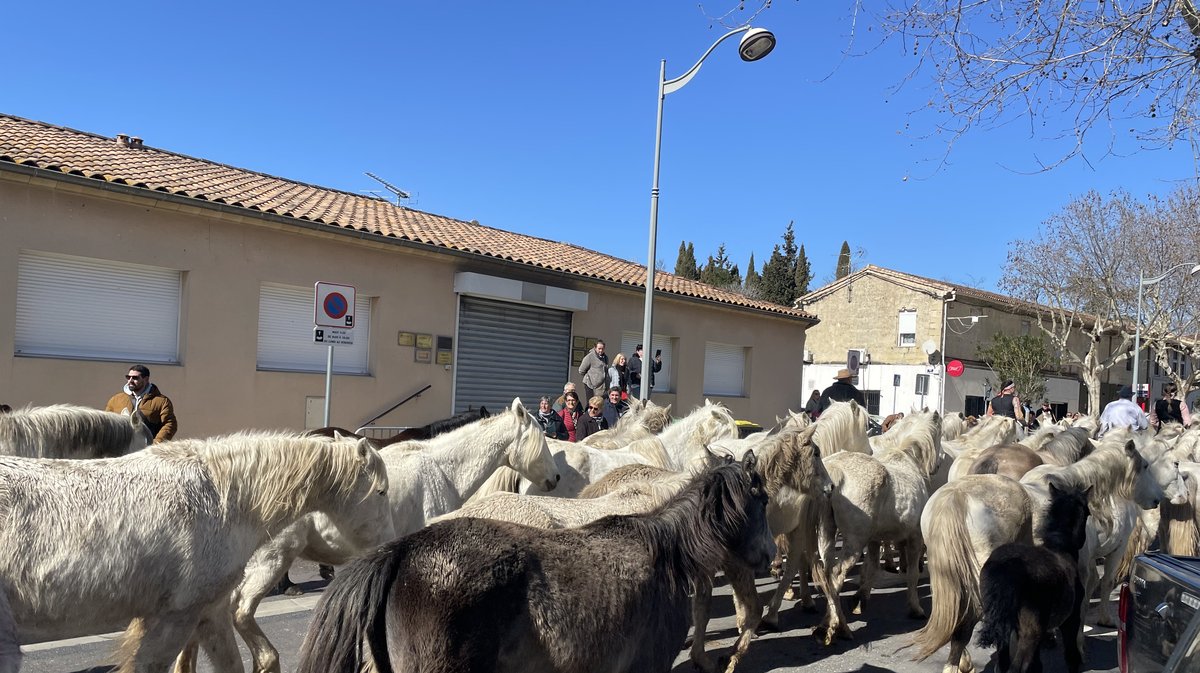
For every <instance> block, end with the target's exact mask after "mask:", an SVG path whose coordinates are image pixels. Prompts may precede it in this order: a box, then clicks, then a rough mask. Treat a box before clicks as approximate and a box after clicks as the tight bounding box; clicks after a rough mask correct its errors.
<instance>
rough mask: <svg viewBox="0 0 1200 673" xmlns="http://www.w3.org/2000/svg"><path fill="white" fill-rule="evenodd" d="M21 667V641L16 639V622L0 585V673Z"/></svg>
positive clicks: (7, 672) (17, 669) (11, 672)
mask: <svg viewBox="0 0 1200 673" xmlns="http://www.w3.org/2000/svg"><path fill="white" fill-rule="evenodd" d="M20 669H21V641H20V640H18V639H17V622H16V620H14V619H13V614H12V607H11V606H9V604H8V596H7V595H5V593H4V587H3V586H2V585H0V673H17V671H19V670H20Z"/></svg>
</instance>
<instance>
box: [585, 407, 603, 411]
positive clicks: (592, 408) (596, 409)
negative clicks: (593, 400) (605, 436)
mask: <svg viewBox="0 0 1200 673" xmlns="http://www.w3.org/2000/svg"><path fill="white" fill-rule="evenodd" d="M588 409H591V410H592V411H600V407H588Z"/></svg>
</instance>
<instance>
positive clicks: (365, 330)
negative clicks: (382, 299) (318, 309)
mask: <svg viewBox="0 0 1200 673" xmlns="http://www.w3.org/2000/svg"><path fill="white" fill-rule="evenodd" d="M313 301H314V297H313V289H312V288H311V287H295V286H291V285H276V284H273V283H263V285H262V287H261V288H260V289H259V295H258V368H259V369H278V370H283V371H300V372H323V371H325V360H326V358H327V356H328V352H327V349H328V346H325V345H322V344H318V343H313ZM354 321H355V324H354V332H353V335H354V345H353V346H336V347H334V349H333V371H334V372H337V373H339V374H368V373H370V370H369V368H368V364H369V362H368V355H369V353H370V341H371V340H370V336H371V300H370V298H368V297H364V296H363V295H361V294H358V295H357V297H356V298H355V302H354Z"/></svg>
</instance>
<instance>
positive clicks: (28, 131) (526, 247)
mask: <svg viewBox="0 0 1200 673" xmlns="http://www.w3.org/2000/svg"><path fill="white" fill-rule="evenodd" d="M3 162H7V163H14V164H22V165H26V166H34V167H37V168H43V169H47V170H55V171H61V172H63V173H72V174H76V175H82V176H85V177H88V178H93V179H97V180H104V181H107V182H114V183H120V184H125V185H130V186H133V187H138V188H142V189H148V190H153V191H161V192H167V193H170V194H175V195H179V196H184V197H189V198H194V199H197V200H200V201H209V202H214V203H223V204H227V205H230V206H234V207H238V208H246V209H247V210H251V211H261V212H265V213H274V214H278V215H281V216H283V217H289V218H294V219H297V220H307V221H312V222H317V223H321V224H326V225H329V226H331V227H339V228H353V229H357V230H360V231H366V232H369V233H372V234H377V235H380V236H387V237H393V238H400V239H406V240H410V241H415V242H420V243H425V244H428V245H433V246H438V247H443V248H447V249H450V250H458V251H464V252H468V253H472V254H477V255H481V256H485V257H492V258H500V259H506V260H511V261H514V262H518V263H521V264H528V265H530V266H534V267H539V268H545V269H553V270H556V271H562V272H565V273H570V274H574V275H578V276H583V277H587V278H595V279H599V280H604V281H610V282H615V283H620V284H623V285H628V286H630V287H645V278H646V269H645V267H644V266H642V265H640V264H635V263H633V262H629V261H627V260H623V259H617V258H616V257H612V256H610V255H605V254H603V253H599V252H595V251H593V250H588V249H586V248H581V247H579V246H576V245H572V244H570V243H561V242H555V241H549V240H546V239H541V238H535V237H533V236H525V235H523V234H517V233H513V232H509V231H502V230H499V229H494V228H492V227H488V226H484V225H479V224H474V223H470V222H463V221H461V220H455V219H452V218H448V217H442V216H440V215H434V214H432V213H425V212H421V211H417V210H411V209H408V208H401V207H399V206H395V205H392V204H391V203H388V202H386V201H383V200H380V199H374V198H370V197H366V196H362V195H359V194H352V193H349V192H343V191H340V190H335V189H328V188H325V187H319V186H316V185H309V184H305V183H302V182H296V181H294V180H286V179H283V178H278V177H274V176H271V175H265V174H262V173H256V172H254V171H250V170H246V169H241V168H235V167H233V166H226V165H224V164H218V163H215V162H211V161H205V160H203V159H196V158H193V157H189V156H184V155H181V154H175V153H173V152H167V151H164V150H159V149H155V148H153V147H142V148H132V147H125V146H122V145H120V144H118V143H117V142H116V140H115V139H113V138H106V137H104V136H99V135H95V134H92V133H85V132H82V131H76V130H73V129H68V128H63V127H60V126H53V125H50V124H45V123H42V122H35V121H30V120H26V119H21V118H20V117H13V116H8V115H0V163H3ZM655 285H656V287H657V288H658V290H659V291H660V292H665V293H669V294H676V295H682V296H687V297H696V298H699V299H706V300H709V301H714V302H718V303H722V304H729V305H732V306H740V307H744V308H750V309H756V310H760V311H767V312H770V313H777V314H781V315H785V316H791V317H795V318H799V319H808V320H814V319H815V318H814V317H813V316H812V315H811V314H809V313H806V312H804V311H802V310H799V309H793V308H788V307H784V306H779V305H776V304H772V303H769V302H763V301H758V300H754V299H748V298H746V297H743V296H741V295H739V294H737V293H734V292H729V291H726V290H721V289H719V288H715V287H712V286H709V285H705V284H703V283H699V282H696V281H692V280H687V279H684V278H679V277H677V276H675V275H672V274H669V273H663V272H659V273H658V274H657V276H656V280H655Z"/></svg>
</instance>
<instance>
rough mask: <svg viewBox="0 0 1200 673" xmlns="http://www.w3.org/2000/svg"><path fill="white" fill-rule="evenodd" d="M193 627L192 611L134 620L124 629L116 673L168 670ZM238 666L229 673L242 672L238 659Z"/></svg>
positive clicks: (158, 672)
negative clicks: (123, 638)
mask: <svg viewBox="0 0 1200 673" xmlns="http://www.w3.org/2000/svg"><path fill="white" fill-rule="evenodd" d="M196 624H197V619H196V615H195V613H194V612H186V613H180V612H174V613H167V614H158V615H154V616H153V617H139V618H136V619H134V620H133V621H131V622H130V623H129V626H128V628H126V629H125V640H124V642H122V644H121V649H120V652H119V654H118V658H119V659H120V662H121V663H120V666H118V667H117V671H118V673H162V672H163V671H165V670H168V669H169V668H170V667H171V662H172V661H174V660H175V657H176V655H177V654H179V652H180V651H181V650H183V648H184V646H186V645H187V641H188V638H189V637H190V636H191V635H192V632H193V631H194V630H195V628H196ZM235 652H236V648H235ZM214 663H215V662H214ZM237 666H238V668H234V669H232V670H235V671H237V670H241V659H240V658H238V660H237ZM216 670H223V669H220V668H218V669H216Z"/></svg>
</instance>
